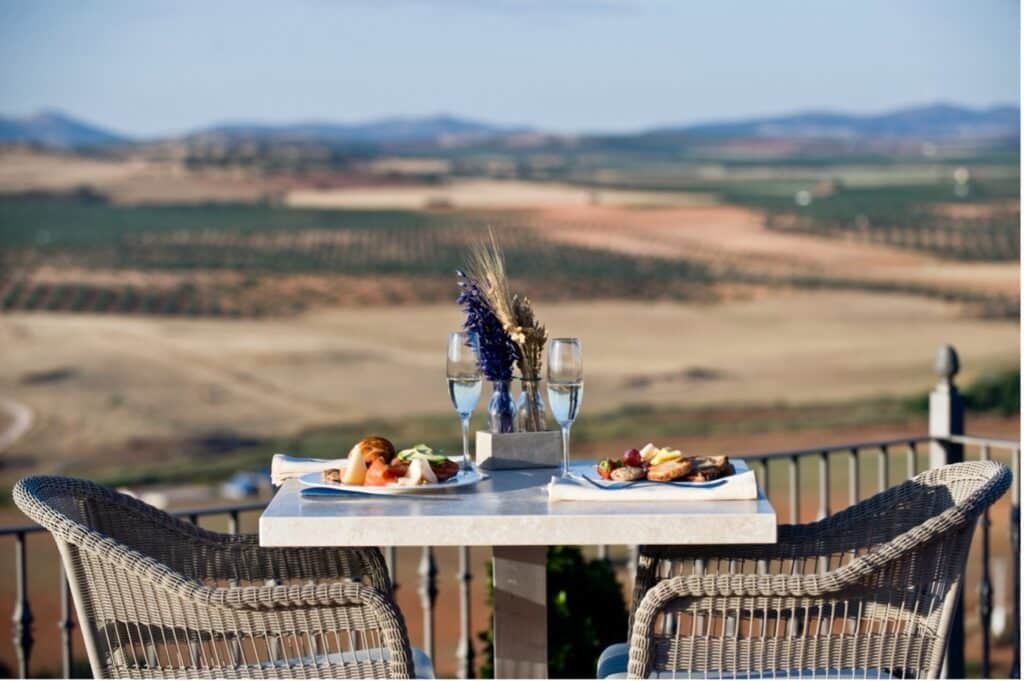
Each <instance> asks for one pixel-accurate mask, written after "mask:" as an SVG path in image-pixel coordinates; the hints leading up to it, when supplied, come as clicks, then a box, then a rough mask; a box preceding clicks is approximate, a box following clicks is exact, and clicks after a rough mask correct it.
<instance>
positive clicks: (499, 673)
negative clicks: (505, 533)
mask: <svg viewBox="0 0 1024 681" xmlns="http://www.w3.org/2000/svg"><path fill="white" fill-rule="evenodd" d="M493 556H494V676H495V678H498V679H545V678H547V676H548V614H547V547H545V546H495V547H494V548H493Z"/></svg>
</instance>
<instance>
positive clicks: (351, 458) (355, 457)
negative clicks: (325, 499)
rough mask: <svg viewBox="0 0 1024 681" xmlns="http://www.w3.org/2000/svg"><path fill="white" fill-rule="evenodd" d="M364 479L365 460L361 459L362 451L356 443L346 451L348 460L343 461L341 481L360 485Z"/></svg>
mask: <svg viewBox="0 0 1024 681" xmlns="http://www.w3.org/2000/svg"><path fill="white" fill-rule="evenodd" d="M365 479H366V461H364V460H363V452H362V450H361V449H360V448H359V445H358V444H357V445H356V446H355V447H353V448H352V449H351V450H350V451H349V453H348V460H347V461H345V472H344V473H343V474H342V476H341V481H342V482H343V483H344V484H346V485H362V484H363V482H364V480H365Z"/></svg>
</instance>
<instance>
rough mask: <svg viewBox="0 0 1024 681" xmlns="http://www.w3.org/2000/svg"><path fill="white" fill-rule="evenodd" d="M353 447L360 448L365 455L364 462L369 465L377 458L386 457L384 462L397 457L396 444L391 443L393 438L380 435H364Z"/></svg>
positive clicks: (360, 451)
mask: <svg viewBox="0 0 1024 681" xmlns="http://www.w3.org/2000/svg"><path fill="white" fill-rule="evenodd" d="M353 449H358V450H359V453H360V454H362V456H363V462H364V463H365V464H366V465H367V466H369V465H370V464H372V463H373V462H374V461H376V460H377V459H384V463H391V460H392V459H394V458H395V446H394V445H393V444H391V440H388V439H387V438H384V437H380V436H379V435H371V436H370V437H364V438H363V439H362V440H360V441H359V442H357V443H356V445H355V447H353Z"/></svg>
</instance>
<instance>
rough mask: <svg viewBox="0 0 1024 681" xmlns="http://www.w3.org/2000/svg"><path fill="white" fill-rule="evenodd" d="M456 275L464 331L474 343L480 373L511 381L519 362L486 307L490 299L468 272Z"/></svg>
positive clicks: (495, 379) (488, 378) (517, 354)
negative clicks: (463, 318) (471, 336)
mask: <svg viewBox="0 0 1024 681" xmlns="http://www.w3.org/2000/svg"><path fill="white" fill-rule="evenodd" d="M456 274H458V275H459V288H460V289H461V290H460V291H459V297H458V298H457V299H456V302H457V303H458V304H459V305H461V306H462V309H463V311H464V312H465V313H466V321H465V323H464V324H463V328H464V329H465V330H466V331H468V332H469V333H471V334H472V335H473V338H474V340H475V344H476V356H477V363H478V365H479V367H480V371H481V372H482V373H483V375H484V376H485V377H486V378H487V380H489V381H509V380H511V379H512V366H513V365H514V364H515V363H516V361H517V360H518V359H519V352H518V350H517V348H516V346H515V344H514V343H513V342H512V340H511V339H510V338H509V336H508V334H507V333H506V332H505V328H504V327H503V326H502V324H501V322H500V321H499V320H498V318H497V317H496V316H495V315H494V311H493V310H491V308H490V306H489V305H488V304H487V298H486V296H484V295H483V293H482V292H481V291H480V287H479V285H478V284H477V281H476V280H475V279H473V278H472V277H470V276H467V275H466V273H465V272H462V271H458V272H456Z"/></svg>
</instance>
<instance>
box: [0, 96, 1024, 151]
mask: <svg viewBox="0 0 1024 681" xmlns="http://www.w3.org/2000/svg"><path fill="white" fill-rule="evenodd" d="M1019 130H1020V107H1019V106H998V107H992V108H988V109H972V108H968V107H962V106H955V105H951V104H935V105H931V106H923V107H915V108H908V109H901V110H898V111H893V112H889V113H884V114H879V115H852V114H844V113H830V112H806V113H798V114H793V115H787V116H772V117H758V118H749V119H745V120H738V121H725V122H711V123H701V124H696V125H686V126H666V127H660V128H655V129H651V130H647V131H641V132H637V133H628V134H620V135H612V136H609V135H597V136H594V137H604V138H607V137H615V138H619V139H629V138H632V137H636V138H644V137H646V138H651V137H655V138H656V137H660V136H672V137H685V138H688V139H694V140H701V139H706V140H713V139H727V138H797V139H814V138H820V139H859V138H922V139H943V140H951V139H991V138H1005V137H1017V136H1018V135H1019ZM524 132H529V129H527V128H524V127H503V126H496V125H490V124H488V123H484V122H480V121H474V120H470V119H466V118H459V117H456V116H448V115H437V116H424V117H415V116H410V117H396V118H383V119H378V120H372V121H367V122H363V123H331V122H308V123H294V124H284V125H272V124H246V123H225V124H222V125H216V126H212V127H209V128H204V129H201V130H197V131H195V132H191V133H187V134H185V135H182V136H180V137H177V138H172V140H170V141H173V140H175V139H180V140H182V141H187V142H203V141H216V140H227V141H237V140H257V141H266V142H307V143H319V144H327V145H347V144H354V145H379V146H388V145H401V144H408V143H415V144H417V145H420V146H422V145H423V144H439V143H443V142H445V141H447V140H450V139H462V140H466V139H477V138H478V139H488V138H492V139H500V138H503V137H506V136H511V135H516V134H521V133H524ZM556 137H557V136H556ZM159 141H168V140H152V139H150V140H139V139H131V138H129V137H128V136H126V135H120V134H118V133H115V132H111V131H109V130H105V129H103V128H100V127H97V126H94V125H91V124H89V123H84V122H82V121H80V120H77V119H75V118H72V117H70V116H68V115H65V114H62V113H59V112H55V111H44V112H40V113H37V114H33V115H31V116H26V117H21V118H9V117H0V144H2V143H28V144H39V145H43V146H47V147H53V148H62V149H68V148H82V147H97V146H107V145H113V144H126V143H136V142H144V143H150V142H159Z"/></svg>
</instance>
